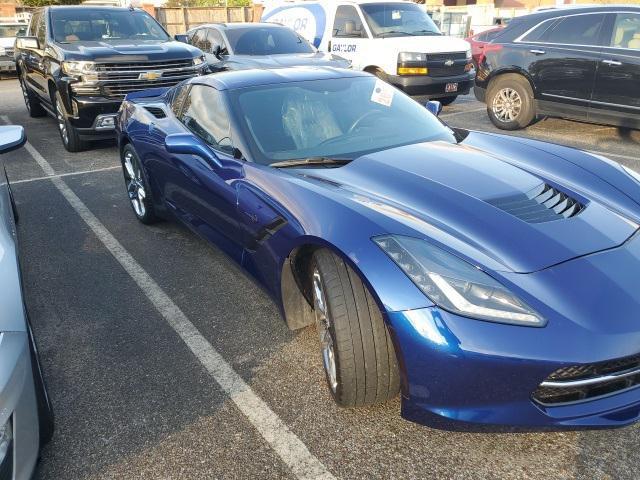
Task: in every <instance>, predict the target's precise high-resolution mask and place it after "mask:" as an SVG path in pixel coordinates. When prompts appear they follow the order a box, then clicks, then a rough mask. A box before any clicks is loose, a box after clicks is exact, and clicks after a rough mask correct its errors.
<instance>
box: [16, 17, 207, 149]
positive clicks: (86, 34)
mask: <svg viewBox="0 0 640 480" xmlns="http://www.w3.org/2000/svg"><path fill="white" fill-rule="evenodd" d="M15 58H16V64H17V70H18V75H19V79H20V85H21V87H22V93H23V95H24V100H25V103H26V105H27V109H28V110H29V114H30V115H31V116H32V117H38V116H43V115H46V114H47V113H49V114H50V115H52V116H53V117H54V118H56V120H57V123H58V129H59V131H60V137H61V139H62V142H63V144H64V146H65V148H66V149H67V150H68V151H70V152H77V151H80V150H83V149H85V148H87V142H88V141H90V140H100V139H104V138H111V137H113V135H114V127H115V117H116V115H117V112H118V110H119V108H120V105H121V103H122V100H123V99H124V97H125V96H126V94H128V93H131V92H136V91H140V90H146V89H148V88H156V87H169V86H173V85H175V84H177V83H178V82H180V81H182V80H184V79H186V78H190V77H193V76H195V75H202V74H204V73H206V69H207V65H206V59H205V57H204V55H203V53H202V52H201V51H200V50H199V49H198V48H195V47H193V46H191V45H188V44H186V43H183V42H179V41H176V40H174V39H173V38H171V37H170V36H169V34H168V33H167V32H166V31H165V30H164V28H162V26H161V25H160V24H159V23H158V22H156V20H155V19H154V18H153V17H151V15H149V14H147V13H146V12H144V11H142V10H137V9H129V8H116V7H88V6H75V7H58V6H53V7H46V8H44V9H41V10H38V11H36V12H35V13H34V14H33V16H32V18H31V23H30V24H29V30H28V32H27V36H24V37H19V38H18V39H17V41H16V49H15Z"/></svg>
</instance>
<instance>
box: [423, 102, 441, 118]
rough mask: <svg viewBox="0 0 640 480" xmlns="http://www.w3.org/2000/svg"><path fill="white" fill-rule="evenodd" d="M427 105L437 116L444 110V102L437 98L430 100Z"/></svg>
mask: <svg viewBox="0 0 640 480" xmlns="http://www.w3.org/2000/svg"><path fill="white" fill-rule="evenodd" d="M425 107H426V108H427V110H429V111H430V112H431V113H432V114H434V115H435V116H436V117H437V116H438V115H440V112H441V111H442V104H441V103H440V102H438V101H437V100H429V101H428V102H427V104H426V105H425Z"/></svg>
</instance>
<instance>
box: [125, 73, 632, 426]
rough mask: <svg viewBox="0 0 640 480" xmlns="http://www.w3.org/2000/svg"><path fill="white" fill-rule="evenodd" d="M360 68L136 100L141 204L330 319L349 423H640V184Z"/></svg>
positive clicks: (137, 204)
mask: <svg viewBox="0 0 640 480" xmlns="http://www.w3.org/2000/svg"><path fill="white" fill-rule="evenodd" d="M427 107H428V108H425V106H424V105H421V104H419V103H417V102H415V101H414V100H412V99H411V98H410V97H408V96H406V95H405V94H403V93H402V92H400V91H398V90H396V89H395V88H393V87H391V86H389V85H387V84H386V83H384V82H382V81H381V80H379V79H377V78H375V77H374V76H372V75H369V74H367V73H364V72H354V71H351V70H340V69H334V68H330V67H317V68H311V67H309V68H306V67H300V68H284V69H278V70H271V71H268V70H244V71H235V72H223V73H219V74H215V75H210V76H205V77H196V78H193V79H190V80H187V81H185V82H183V83H181V84H179V85H177V86H175V87H173V88H170V89H154V90H148V91H145V92H138V93H133V94H129V95H128V96H127V97H126V99H125V101H124V103H123V106H122V108H121V110H120V114H119V118H118V122H117V132H118V143H119V151H120V156H121V160H122V166H123V173H124V180H125V185H126V191H127V195H128V199H129V201H130V203H131V206H132V208H133V212H134V213H135V215H136V217H137V218H138V219H139V220H140V221H141V222H143V223H146V224H149V223H152V222H155V221H157V220H160V219H177V220H178V221H180V222H182V223H184V224H185V225H186V226H188V227H189V228H190V229H191V230H193V231H194V232H195V233H196V234H198V235H200V236H202V237H203V238H204V239H206V240H207V241H209V242H211V243H212V244H214V245H216V246H217V247H218V248H219V249H221V250H222V251H224V252H225V253H226V254H227V255H229V256H230V257H231V258H232V259H233V260H235V261H236V262H238V263H239V264H240V265H241V266H242V267H243V268H244V269H245V270H246V271H247V272H248V273H249V274H250V275H251V276H252V277H253V278H254V279H255V280H256V282H257V283H258V284H260V285H261V286H263V287H264V288H265V289H266V290H267V291H268V292H269V294H270V295H271V296H272V298H273V300H274V301H275V302H276V304H277V305H278V306H279V308H280V310H281V312H282V315H283V317H284V319H285V321H286V324H287V325H288V326H289V328H291V329H298V328H302V327H306V326H308V325H312V324H315V325H316V328H317V331H318V334H319V344H320V349H319V350H320V354H319V355H318V357H319V359H321V360H322V364H323V366H324V370H325V373H326V379H327V385H328V388H329V391H330V392H331V395H332V396H333V398H334V399H335V401H336V402H337V403H338V404H339V405H341V406H345V407H356V406H363V405H371V404H375V403H379V402H384V401H387V400H389V399H391V398H393V397H395V396H396V395H398V394H400V395H401V404H402V415H403V417H404V418H406V419H408V420H411V421H415V422H418V423H421V424H425V425H430V426H434V427H439V428H446V429H469V430H473V429H475V428H476V427H477V428H485V426H487V425H491V426H509V428H510V427H511V426H518V427H524V428H530V429H538V428H540V429H544V428H557V429H562V428H598V427H615V426H623V425H627V424H630V423H632V422H635V421H636V420H637V419H638V418H639V416H640V288H638V279H639V278H640V238H639V237H640V235H639V234H638V229H639V225H640V176H639V175H638V174H637V173H635V172H634V171H632V170H629V169H627V168H625V167H623V166H621V165H619V164H618V163H615V162H613V161H611V160H609V159H607V158H604V157H601V156H598V155H595V154H592V153H588V152H584V151H579V150H575V149H572V148H568V147H563V146H559V145H554V144H550V143H544V142H540V141H536V140H528V139H522V138H517V137H510V136H504V135H496V134H492V133H482V132H476V131H468V130H463V129H458V128H450V127H448V126H447V125H446V124H445V123H444V122H442V121H441V120H440V119H439V118H438V117H437V113H438V110H439V108H438V105H437V102H436V103H434V102H430V103H429V104H428V105H427Z"/></svg>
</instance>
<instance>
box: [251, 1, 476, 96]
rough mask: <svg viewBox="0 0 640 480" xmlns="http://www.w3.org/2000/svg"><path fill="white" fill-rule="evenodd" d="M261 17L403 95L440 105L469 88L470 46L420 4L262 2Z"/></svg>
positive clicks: (393, 2)
mask: <svg viewBox="0 0 640 480" xmlns="http://www.w3.org/2000/svg"><path fill="white" fill-rule="evenodd" d="M262 21H265V22H274V23H281V24H283V25H286V26H288V27H291V28H293V29H294V30H295V31H296V32H298V34H300V35H301V36H303V37H305V38H306V39H307V40H309V41H310V42H311V43H313V44H314V45H315V46H316V48H318V49H319V50H320V51H324V52H331V53H334V54H336V55H340V56H342V57H344V58H347V59H348V60H351V61H352V65H353V68H354V69H358V70H366V71H368V72H371V73H373V74H375V75H377V76H378V77H380V78H382V79H383V80H385V81H387V82H389V83H391V84H392V85H395V86H396V87H398V88H400V89H402V90H404V91H405V92H406V93H408V94H409V95H421V96H426V97H429V98H438V99H439V100H440V101H441V102H442V103H443V104H445V105H448V104H450V103H451V102H453V101H454V100H455V99H456V97H457V96H458V95H464V94H467V93H469V89H470V88H471V87H472V86H473V82H474V79H475V70H474V69H473V63H472V62H471V47H470V45H469V44H468V43H467V42H466V41H464V40H462V39H459V38H453V37H446V36H443V35H442V34H441V33H440V30H438V27H437V26H436V25H435V24H434V23H433V21H432V20H431V18H430V17H429V15H427V13H426V12H425V10H424V8H423V7H422V6H420V5H418V4H416V3H413V2H409V1H403V0H391V1H390V0H315V1H314V0H309V1H299V0H298V1H292V2H290V1H286V0H285V1H278V0H276V1H275V2H267V3H266V4H265V10H264V12H263V14H262Z"/></svg>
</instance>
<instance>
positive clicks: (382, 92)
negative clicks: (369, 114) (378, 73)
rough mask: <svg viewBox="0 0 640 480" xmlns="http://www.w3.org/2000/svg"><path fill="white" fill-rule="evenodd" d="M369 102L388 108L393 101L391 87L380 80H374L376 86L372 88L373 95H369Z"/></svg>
mask: <svg viewBox="0 0 640 480" xmlns="http://www.w3.org/2000/svg"><path fill="white" fill-rule="evenodd" d="M371 101H372V102H376V103H379V104H380V105H384V106H385V107H390V106H391V102H392V101H393V87H392V86H391V85H389V84H387V83H384V82H383V81H382V80H376V85H375V86H374V87H373V93H372V94H371Z"/></svg>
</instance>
